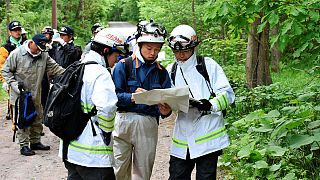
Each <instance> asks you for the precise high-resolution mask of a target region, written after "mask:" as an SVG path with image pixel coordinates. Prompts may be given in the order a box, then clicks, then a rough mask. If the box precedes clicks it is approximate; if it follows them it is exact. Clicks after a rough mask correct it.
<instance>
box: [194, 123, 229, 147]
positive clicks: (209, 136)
mask: <svg viewBox="0 0 320 180" xmlns="http://www.w3.org/2000/svg"><path fill="white" fill-rule="evenodd" d="M226 133H227V131H226V128H225V127H222V128H220V129H217V130H215V131H213V132H210V133H208V134H206V135H203V136H200V137H198V138H196V139H195V141H196V144H201V143H204V142H207V141H209V140H211V139H215V138H218V137H220V136H222V135H224V134H226Z"/></svg>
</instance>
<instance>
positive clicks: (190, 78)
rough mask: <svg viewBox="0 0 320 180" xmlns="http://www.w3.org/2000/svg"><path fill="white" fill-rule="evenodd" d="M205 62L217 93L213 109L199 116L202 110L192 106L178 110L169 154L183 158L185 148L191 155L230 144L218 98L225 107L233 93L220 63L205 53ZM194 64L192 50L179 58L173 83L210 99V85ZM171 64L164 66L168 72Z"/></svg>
mask: <svg viewBox="0 0 320 180" xmlns="http://www.w3.org/2000/svg"><path fill="white" fill-rule="evenodd" d="M205 64H206V68H207V71H208V74H209V78H210V83H211V86H212V88H213V90H214V93H215V94H216V96H217V97H216V98H214V99H211V100H210V102H211V104H212V109H213V111H212V112H210V114H208V115H203V116H201V112H199V111H198V109H197V108H194V107H190V108H189V112H188V113H184V112H181V111H179V112H178V116H177V119H176V123H175V127H174V133H173V138H172V144H171V155H172V156H175V157H178V158H181V159H186V156H187V149H189V153H190V158H191V159H194V158H197V157H200V156H203V155H206V154H209V153H212V152H215V151H218V150H221V149H223V148H225V147H227V146H228V145H229V144H230V142H229V137H228V134H227V131H226V129H225V126H224V120H223V115H222V112H221V111H220V110H221V103H220V105H219V102H226V101H227V102H226V103H225V105H224V108H225V107H226V106H227V105H229V104H231V103H232V102H233V101H234V99H235V95H234V92H233V90H232V88H231V86H230V84H229V81H228V79H227V77H226V75H225V74H224V72H223V70H222V68H221V67H220V66H219V64H217V63H216V62H215V61H214V60H213V59H211V58H208V57H205ZM196 65H197V58H196V55H195V54H193V55H192V56H191V57H190V58H189V59H188V60H187V61H185V62H179V61H178V66H177V70H176V76H175V86H176V87H181V86H185V85H187V84H188V86H189V89H190V91H191V92H192V94H193V96H194V97H193V98H194V99H196V100H200V99H209V97H210V91H209V88H208V86H207V84H206V81H205V79H204V78H203V76H202V75H201V74H200V73H199V72H198V71H197V69H196ZM171 68H172V65H171V66H170V65H169V66H168V68H167V69H168V72H169V74H170V72H171ZM180 68H181V70H182V72H183V76H184V78H185V80H186V81H187V84H186V81H185V80H184V78H183V76H182V73H181V70H180ZM172 84H173V83H172ZM190 96H191V95H190ZM224 108H222V109H224Z"/></svg>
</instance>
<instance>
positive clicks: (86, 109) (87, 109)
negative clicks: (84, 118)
mask: <svg viewBox="0 0 320 180" xmlns="http://www.w3.org/2000/svg"><path fill="white" fill-rule="evenodd" d="M81 107H82V110H83V112H84V113H89V112H91V110H92V108H93V107H94V106H92V105H86V104H84V103H81Z"/></svg>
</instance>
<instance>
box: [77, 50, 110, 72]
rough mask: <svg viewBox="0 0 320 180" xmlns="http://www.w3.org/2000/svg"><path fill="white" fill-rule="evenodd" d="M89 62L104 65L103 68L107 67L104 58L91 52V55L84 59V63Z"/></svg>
mask: <svg viewBox="0 0 320 180" xmlns="http://www.w3.org/2000/svg"><path fill="white" fill-rule="evenodd" d="M88 61H95V62H97V63H99V64H100V65H102V66H103V67H105V68H107V67H106V62H105V60H104V58H103V56H101V55H100V54H99V53H97V52H95V51H92V50H90V51H89V53H88V54H87V55H86V56H85V57H84V59H83V60H82V62H88Z"/></svg>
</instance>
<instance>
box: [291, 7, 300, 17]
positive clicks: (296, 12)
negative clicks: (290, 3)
mask: <svg viewBox="0 0 320 180" xmlns="http://www.w3.org/2000/svg"><path fill="white" fill-rule="evenodd" d="M290 14H291V15H293V16H298V15H299V11H298V10H297V9H296V7H292V9H291V11H290Z"/></svg>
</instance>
